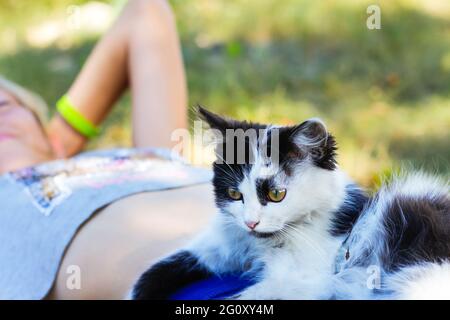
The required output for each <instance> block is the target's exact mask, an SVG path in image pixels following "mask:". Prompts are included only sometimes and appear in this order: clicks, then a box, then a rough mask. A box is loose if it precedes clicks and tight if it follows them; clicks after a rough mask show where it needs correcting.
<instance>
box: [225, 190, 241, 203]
mask: <svg viewBox="0 0 450 320" xmlns="http://www.w3.org/2000/svg"><path fill="white" fill-rule="evenodd" d="M228 196H229V197H230V198H231V199H233V200H236V201H237V200H241V199H242V193H240V192H239V191H237V190H236V189H234V188H228Z"/></svg>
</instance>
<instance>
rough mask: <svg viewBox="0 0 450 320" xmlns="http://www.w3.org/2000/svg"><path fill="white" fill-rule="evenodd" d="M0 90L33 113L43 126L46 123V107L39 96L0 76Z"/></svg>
mask: <svg viewBox="0 0 450 320" xmlns="http://www.w3.org/2000/svg"><path fill="white" fill-rule="evenodd" d="M0 90H5V91H6V92H8V93H9V94H11V95H13V96H14V97H15V98H16V99H17V100H18V101H19V102H20V103H21V104H22V106H23V107H25V108H27V109H29V110H30V111H31V112H33V113H34V114H35V115H36V117H37V118H38V119H39V121H40V122H41V124H42V125H43V126H44V125H45V124H46V123H47V122H48V107H47V104H46V103H45V101H44V99H42V98H41V97H40V96H39V95H37V94H35V93H33V92H31V91H29V90H27V89H25V88H24V87H22V86H20V85H18V84H17V83H14V82H12V81H10V80H7V79H6V78H4V77H2V76H1V75H0Z"/></svg>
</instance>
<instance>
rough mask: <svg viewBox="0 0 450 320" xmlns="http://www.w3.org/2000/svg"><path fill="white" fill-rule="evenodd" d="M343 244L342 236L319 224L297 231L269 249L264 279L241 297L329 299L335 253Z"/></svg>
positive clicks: (252, 298)
mask: <svg viewBox="0 0 450 320" xmlns="http://www.w3.org/2000/svg"><path fill="white" fill-rule="evenodd" d="M340 245H341V239H338V238H334V237H330V235H329V234H327V233H326V232H320V231H319V230H318V229H315V228H314V229H309V230H308V231H307V232H305V231H303V232H302V233H298V234H293V235H292V236H290V238H289V240H286V241H285V242H284V243H283V244H280V245H279V246H275V247H272V248H270V249H267V250H266V251H265V253H264V254H263V257H262V260H263V263H264V265H265V268H264V271H263V277H262V280H261V281H260V282H259V283H257V284H256V285H254V286H252V287H250V288H248V289H246V290H245V291H243V292H242V293H241V294H240V295H239V296H238V297H237V298H238V299H244V300H260V299H283V300H284V299H287V300H290V299H296V300H298V299H329V298H330V297H331V296H332V292H331V288H332V287H333V286H332V281H333V280H332V279H333V273H334V261H335V254H332V253H336V252H337V251H338V249H339V248H340Z"/></svg>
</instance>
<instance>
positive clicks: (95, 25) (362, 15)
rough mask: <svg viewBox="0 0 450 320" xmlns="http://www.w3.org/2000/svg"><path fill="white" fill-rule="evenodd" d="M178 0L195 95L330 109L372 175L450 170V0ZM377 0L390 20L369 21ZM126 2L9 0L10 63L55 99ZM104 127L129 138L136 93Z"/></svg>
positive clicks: (0, 9)
mask: <svg viewBox="0 0 450 320" xmlns="http://www.w3.org/2000/svg"><path fill="white" fill-rule="evenodd" d="M171 3H172V5H173V8H174V11H175V14H176V17H177V20H178V28H179V32H180V36H181V39H182V46H183V55H184V59H185V64H186V68H187V76H188V86H189V93H190V105H195V104H196V103H202V104H203V105H206V106H208V107H209V108H210V109H212V110H214V111H217V112H220V113H223V114H227V115H230V116H234V117H238V118H241V119H242V118H248V119H251V120H258V121H267V122H277V123H295V122H300V121H303V120H304V119H306V118H308V117H321V118H323V119H324V120H325V122H326V123H327V124H328V126H329V128H330V131H332V132H333V133H334V134H335V135H336V136H337V140H338V142H339V147H340V151H339V162H340V163H341V165H342V167H343V168H344V169H345V170H347V171H348V172H349V173H350V175H352V176H353V177H354V178H356V179H357V180H358V181H359V182H361V183H363V184H365V185H367V186H373V185H376V184H377V183H378V182H379V176H380V174H381V175H383V174H387V175H389V173H391V172H392V171H393V170H396V169H395V168H399V167H404V166H407V167H415V168H422V169H425V170H427V171H433V172H438V173H439V174H441V175H443V176H444V177H446V178H448V177H449V176H450V173H449V162H450V129H449V128H450V1H448V0H427V1H419V0H417V1H415V0H386V1H378V2H374V1H363V0H334V1H332V0H321V1H304V0H282V1H280V0H175V1H171ZM374 3H375V4H378V5H379V6H380V7H381V25H382V29H381V30H369V29H368V28H367V27H366V19H367V17H368V14H367V13H366V8H367V6H368V5H369V4H374ZM122 5H123V1H114V0H112V1H101V2H92V1H84V0H39V1H26V0H0V44H1V46H0V73H2V74H4V75H5V76H7V77H9V78H11V79H12V80H15V81H17V82H19V83H21V84H23V85H24V86H27V87H29V88H30V89H32V90H35V91H36V92H38V93H40V94H41V95H42V96H43V97H44V98H45V99H46V100H47V101H48V103H49V104H50V105H54V103H55V101H56V100H57V99H58V98H59V97H60V96H61V95H62V94H63V93H64V92H65V91H66V90H67V89H68V87H69V86H70V84H71V82H72V81H73V79H74V78H75V76H76V74H77V72H78V71H79V70H80V68H81V66H82V65H83V62H84V61H85V59H86V57H87V55H88V54H89V52H90V50H91V49H92V47H93V45H94V44H95V41H96V40H97V39H98V37H99V36H100V35H101V33H102V32H103V31H104V30H105V28H107V26H108V24H109V23H110V21H111V19H112V18H113V17H114V16H115V15H116V14H117V12H118V11H119V10H120V7H121V6H122ZM80 12H82V14H79V13H80ZM93 17H95V18H93ZM191 118H192V117H191ZM103 128H104V130H103V134H102V135H101V136H100V137H99V138H97V139H96V140H94V141H92V142H91V143H90V145H89V148H107V147H113V146H129V145H130V143H131V140H130V99H129V96H128V95H125V96H124V97H123V99H121V101H120V102H119V103H118V105H117V107H116V108H115V109H114V111H113V113H112V114H111V115H110V116H109V118H108V119H107V123H106V125H105V126H104V127H103Z"/></svg>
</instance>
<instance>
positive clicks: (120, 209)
mask: <svg viewBox="0 0 450 320" xmlns="http://www.w3.org/2000/svg"><path fill="white" fill-rule="evenodd" d="M214 212H215V207H214V199H213V192H212V187H211V185H210V184H202V185H197V186H190V187H185V188H179V189H173V190H166V191H157V192H147V193H141V194H138V195H134V196H130V197H127V198H124V199H122V200H119V201H117V202H115V203H113V204H111V205H109V206H108V207H106V208H104V209H101V210H99V211H98V212H97V213H96V214H95V215H94V216H93V217H92V218H91V219H90V220H89V221H88V222H86V223H85V224H84V225H83V226H82V227H81V228H80V230H79V231H78V233H77V234H76V236H75V238H74V239H73V241H72V243H71V244H70V246H69V247H68V249H67V251H66V254H65V256H64V259H63V261H62V263H61V267H60V269H59V272H58V275H57V278H56V281H55V284H54V286H53V289H52V290H51V292H50V294H49V296H48V298H49V299H122V298H124V297H126V295H127V293H128V292H129V290H130V289H131V287H132V285H133V283H134V281H136V279H137V278H138V277H139V275H140V274H142V273H143V272H144V271H145V270H146V269H147V268H148V267H149V266H150V265H151V264H152V263H153V262H155V261H157V260H158V259H160V258H161V257H162V256H164V255H167V254H169V253H171V252H172V251H174V250H176V249H178V248H180V247H182V246H184V245H185V244H186V243H187V242H188V241H189V240H190V239H191V238H192V237H193V236H195V235H196V233H197V232H198V231H199V230H201V229H202V228H203V227H204V226H205V225H206V224H207V221H208V220H209V218H210V217H211V216H212V215H213V214H214ZM75 273H78V274H77V276H79V277H78V278H75V277H74V275H75ZM74 281H77V282H74Z"/></svg>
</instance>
